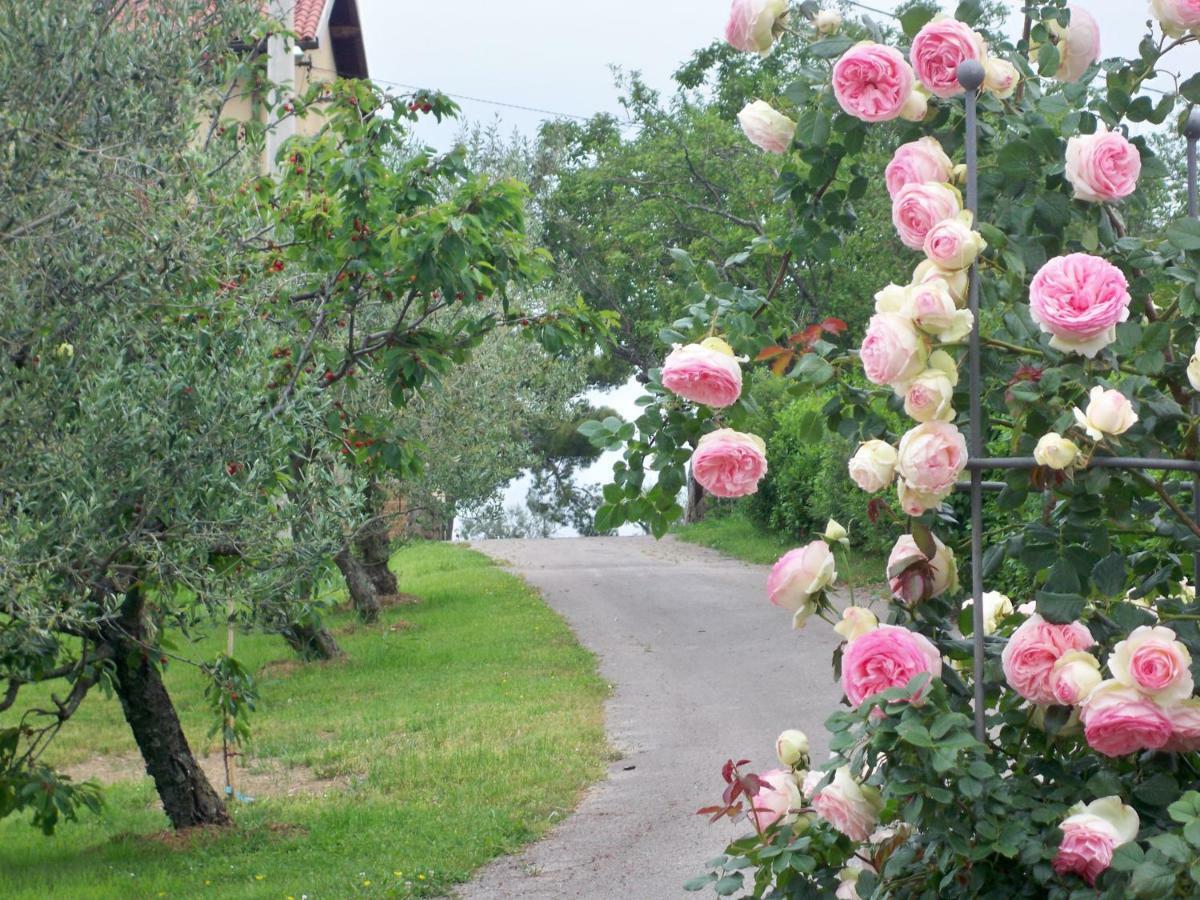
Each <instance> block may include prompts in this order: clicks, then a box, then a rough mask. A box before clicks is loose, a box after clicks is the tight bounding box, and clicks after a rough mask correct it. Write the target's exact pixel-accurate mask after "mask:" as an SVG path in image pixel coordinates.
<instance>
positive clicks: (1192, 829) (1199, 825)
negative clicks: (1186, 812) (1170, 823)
mask: <svg viewBox="0 0 1200 900" xmlns="http://www.w3.org/2000/svg"><path fill="white" fill-rule="evenodd" d="M1183 836H1184V837H1185V838H1186V839H1187V842H1188V843H1189V844H1191V845H1192V846H1193V847H1200V819H1192V821H1190V822H1188V823H1187V824H1186V825H1184V826H1183Z"/></svg>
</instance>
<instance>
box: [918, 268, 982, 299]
mask: <svg viewBox="0 0 1200 900" xmlns="http://www.w3.org/2000/svg"><path fill="white" fill-rule="evenodd" d="M938 278H940V279H941V280H942V281H944V282H946V287H947V288H948V289H949V291H950V296H951V297H953V298H954V302H955V304H956V305H958V306H960V307H961V306H963V305H964V304H965V303H966V302H967V288H968V287H969V286H970V282H969V278H970V276H969V274H968V272H967V270H966V269H958V270H957V271H955V270H953V269H943V268H942V267H941V266H939V265H938V264H937V263H935V262H934V261H933V260H932V259H927V260H925V261H924V262H923V263H921V264H920V265H919V266H917V267H916V268H915V269H914V270H913V280H912V283H913V284H925V283H926V282H929V281H933V280H935V279H938Z"/></svg>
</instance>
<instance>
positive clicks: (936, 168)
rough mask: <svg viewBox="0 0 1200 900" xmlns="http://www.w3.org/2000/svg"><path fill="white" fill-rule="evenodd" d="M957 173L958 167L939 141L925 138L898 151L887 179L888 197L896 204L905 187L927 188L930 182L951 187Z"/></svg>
mask: <svg viewBox="0 0 1200 900" xmlns="http://www.w3.org/2000/svg"><path fill="white" fill-rule="evenodd" d="M953 172H954V163H953V162H951V161H950V157H948V156H947V155H946V151H945V150H943V149H942V145H941V144H939V143H938V142H937V139H936V138H931V137H923V138H921V139H920V140H916V141H910V142H909V143H907V144H901V145H900V146H899V147H897V148H896V152H895V153H893V154H892V161H891V162H889V163H888V164H887V168H886V169H885V170H884V172H883V177H884V180H885V181H886V182H887V189H888V193H889V194H891V196H892V199H893V200H894V199H896V195H897V194H899V193H900V189H901V188H902V187H904V186H905V185H909V184H924V183H925V182H927V181H940V182H943V183H948V182H949V181H950V179H951V176H952V173H953Z"/></svg>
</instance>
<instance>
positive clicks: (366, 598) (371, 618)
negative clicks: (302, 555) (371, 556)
mask: <svg viewBox="0 0 1200 900" xmlns="http://www.w3.org/2000/svg"><path fill="white" fill-rule="evenodd" d="M333 561H334V563H335V564H336V565H337V567H338V569H339V570H340V571H341V573H342V577H343V578H345V579H346V588H347V589H348V590H349V591H350V602H351V604H352V605H353V606H354V608H355V609H356V610H358V615H359V617H360V618H361V619H362V620H363V621H364V622H375V621H376V620H378V619H379V594H378V593H377V592H376V590H375V585H374V584H372V582H371V577H370V576H369V575H368V574H367V567H366V566H364V565H363V564H362V563H361V562H359V561H358V560H357V559H355V558H354V554H353V553H351V552H350V548H349V546H346V547H343V548H342V549H341V551H340V552H339V553H338V555H337V556H335V557H334V558H333Z"/></svg>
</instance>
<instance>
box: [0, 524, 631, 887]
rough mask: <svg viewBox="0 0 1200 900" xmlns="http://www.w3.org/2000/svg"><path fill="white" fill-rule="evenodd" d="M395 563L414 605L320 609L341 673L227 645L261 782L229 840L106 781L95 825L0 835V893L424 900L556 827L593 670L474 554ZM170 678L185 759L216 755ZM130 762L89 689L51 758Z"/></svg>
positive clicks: (111, 707) (198, 687)
mask: <svg viewBox="0 0 1200 900" xmlns="http://www.w3.org/2000/svg"><path fill="white" fill-rule="evenodd" d="M392 567H393V569H394V570H395V571H396V572H397V573H398V575H399V577H400V583H401V589H402V590H404V591H406V592H408V593H411V594H416V595H417V596H419V597H421V598H422V602H421V603H419V604H416V605H407V606H397V607H393V608H391V609H388V610H385V611H384V614H383V616H382V618H381V621H380V623H379V624H378V625H374V626H363V625H360V624H358V622H357V620H356V619H355V618H354V617H353V616H351V615H350V614H347V613H339V614H335V615H333V616H331V617H330V621H329V625H330V627H331V628H332V629H333V630H334V631H335V633H336V634H337V638H338V641H339V642H340V643H341V645H342V648H343V649H344V650H345V651H346V653H347V657H346V659H344V660H339V661H336V662H332V663H325V664H299V663H295V662H293V661H292V656H291V653H290V651H289V650H288V648H287V647H286V645H285V644H284V643H283V641H282V640H281V639H279V638H277V637H271V636H267V635H249V636H244V637H241V638H240V639H239V641H238V645H237V656H238V657H239V658H240V659H241V660H242V662H243V663H245V664H246V665H247V666H248V667H250V668H251V669H253V670H256V671H257V672H258V677H259V680H260V684H259V686H260V690H261V702H260V707H259V711H258V712H257V713H256V714H255V715H254V718H253V720H252V726H253V729H254V735H253V743H252V745H251V747H250V750H249V754H250V755H249V758H248V760H247V761H246V763H245V765H246V766H247V768H248V770H249V773H250V775H249V778H250V780H249V781H248V782H247V789H248V790H250V792H251V793H253V788H252V785H253V784H254V783H255V781H254V773H255V772H256V770H264V771H268V772H274V773H276V777H275V778H274V779H273V781H274V782H275V783H274V785H273V786H272V789H271V790H269V791H266V795H264V796H258V797H256V799H255V800H254V801H253V802H249V803H247V802H240V803H237V804H236V805H235V807H234V816H235V819H236V827H235V828H234V829H232V830H230V831H227V832H216V833H201V834H195V835H187V836H180V835H175V834H173V833H171V832H170V831H169V830H168V824H167V820H166V817H165V816H164V815H163V813H162V811H161V809H160V807H159V805H158V798H157V795H156V793H155V791H154V788H153V785H152V783H151V782H150V781H149V779H147V778H144V777H142V778H140V779H138V780H134V781H130V782H123V783H119V784H117V785H114V786H113V787H111V788H109V789H108V791H107V792H106V798H107V802H106V806H105V809H104V811H103V813H102V814H101V815H99V816H94V815H91V814H84V815H83V816H82V817H81V820H80V822H79V823H77V824H71V823H66V824H64V825H62V826H60V828H59V830H58V832H57V833H56V834H55V836H53V837H50V838H46V837H43V836H42V834H41V832H39V831H37V830H35V829H34V828H32V827H31V826H30V825H29V823H28V820H27V817H22V818H12V819H8V820H6V821H2V822H0V897H3V898H5V900H18V898H22V900H24V898H28V900H45V898H51V897H52V898H76V897H78V898H87V900H102V898H131V897H138V898H140V897H214V898H217V897H219V898H222V900H224V898H240V897H254V898H258V897H274V898H281V900H282V898H287V897H293V898H296V900H299V898H300V897H302V896H307V897H308V898H310V900H317V898H325V897H329V898H341V897H353V896H360V895H361V896H376V897H392V896H399V897H404V896H411V895H418V896H436V895H442V894H444V893H445V892H446V891H447V890H449V888H450V887H451V886H452V885H453V884H455V883H458V882H462V881H464V880H466V879H467V878H468V877H469V875H470V873H471V871H472V870H473V869H475V868H477V867H478V866H479V865H481V864H482V863H484V862H486V861H487V860H489V859H491V858H492V857H495V856H497V855H500V854H503V853H508V852H512V851H513V850H515V849H517V848H518V847H520V846H521V845H522V844H524V843H526V842H528V841H531V840H533V839H535V838H537V837H538V836H540V835H541V834H543V833H544V832H545V831H546V830H547V829H548V828H549V827H550V826H552V825H553V824H554V823H555V822H556V821H558V820H559V819H560V818H561V817H562V816H564V815H566V814H567V813H568V812H569V811H570V810H571V809H572V808H573V807H574V805H575V803H576V801H577V799H578V797H579V795H580V792H581V791H582V790H583V789H584V788H585V787H586V786H587V785H588V784H590V783H591V782H593V781H595V780H596V779H597V778H599V777H600V776H601V775H602V774H603V772H604V767H605V762H606V760H607V759H608V758H609V757H608V748H607V745H606V743H605V737H604V729H603V719H602V708H601V707H602V702H603V699H604V697H605V695H606V691H607V689H606V686H605V684H604V683H603V682H602V681H601V680H600V678H599V677H598V675H597V673H596V667H595V659H594V658H593V657H592V655H591V654H590V653H588V652H587V651H585V650H584V649H582V648H581V647H580V646H579V645H578V644H577V643H576V641H575V639H574V637H573V635H572V634H571V633H570V632H569V631H568V629H567V627H566V625H565V624H564V623H563V621H562V620H561V619H559V618H558V616H557V615H556V614H555V613H553V612H552V611H551V610H550V609H548V608H547V607H546V606H545V604H544V603H543V602H542V601H541V600H540V599H539V598H538V597H537V596H536V595H535V594H534V593H533V592H532V591H531V589H529V588H528V587H527V586H526V585H524V584H523V583H522V582H521V581H519V580H518V579H516V578H514V577H513V576H511V575H509V574H507V573H505V572H503V571H502V570H500V569H498V568H496V567H495V566H493V565H492V564H491V562H490V561H489V560H488V559H487V558H486V557H484V556H482V555H481V554H478V553H475V552H473V551H470V550H467V549H465V548H462V547H456V546H453V545H450V544H432V543H431V544H420V545H416V546H413V547H409V548H406V549H404V550H401V551H400V552H398V553H397V554H396V555H395V557H393V560H392ZM223 641H224V636H223V633H222V634H220V635H213V636H212V637H211V638H209V639H207V640H206V641H204V642H202V643H201V645H200V646H198V647H196V648H194V649H193V652H191V653H190V654H189V655H190V656H193V657H208V658H212V657H213V656H214V655H215V654H216V653H217V652H219V651H220V649H221V648H222V647H223ZM167 680H168V684H169V685H170V688H171V691H172V694H173V696H174V698H175V702H176V706H177V707H178V709H179V712H180V716H181V718H182V720H183V724H184V728H185V730H186V732H187V734H188V738H189V740H190V742H191V744H192V748H193V750H195V751H196V753H197V755H202V754H206V753H210V752H219V750H220V746H219V739H218V741H217V742H214V741H210V740H208V739H207V738H206V737H205V734H206V732H207V730H208V725H209V720H208V713H207V709H206V707H205V705H204V703H203V701H202V690H203V684H202V681H201V678H200V676H199V675H198V674H197V673H196V672H195V671H194V670H192V669H191V668H190V667H187V666H183V665H180V664H178V663H176V664H173V665H172V666H171V667H170V669H169V671H168V678H167ZM136 754H137V751H136V747H135V745H134V744H133V741H132V738H131V737H130V735H129V731H128V728H127V727H126V726H125V723H124V720H123V718H122V716H121V712H120V707H119V705H118V703H117V701H116V700H115V699H113V700H109V699H106V698H104V697H103V696H102V695H100V694H99V693H95V694H93V695H92V696H90V697H89V698H88V699H87V701H86V702H85V703H84V705H83V706H82V707H81V708H80V710H79V712H78V713H77V714H76V716H75V717H74V718H73V719H72V720H71V721H70V722H69V723H68V725H67V726H66V728H64V730H63V732H62V733H61V735H60V736H59V738H58V740H57V742H56V744H55V745H54V746H53V748H52V750H51V752H50V754H49V755H48V756H47V757H46V760H47V761H48V762H51V763H54V764H76V765H78V764H80V763H86V761H89V760H90V761H92V762H93V763H95V762H97V760H96V757H97V756H103V757H106V758H107V759H105V760H103V762H105V763H106V764H107V765H108V766H109V767H111V765H112V764H113V763H114V761H115V763H116V765H117V766H118V767H119V766H122V765H124V766H127V767H128V768H129V769H130V770H131V771H132V772H134V774H135V775H140V774H143V770H142V767H141V760H140V757H138V756H137V755H136ZM268 780H270V779H268ZM214 786H216V787H217V788H218V790H219V789H220V788H221V787H222V785H221V784H217V785H214ZM290 790H294V793H293V794H289V791H290Z"/></svg>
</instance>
